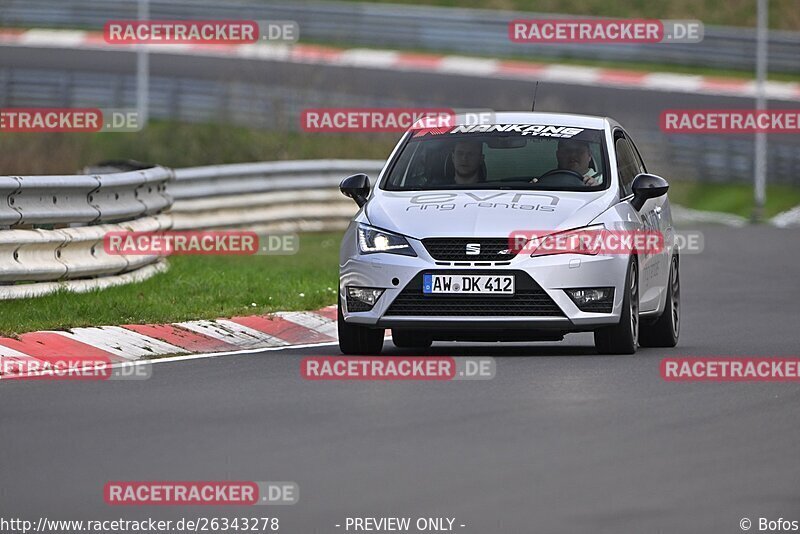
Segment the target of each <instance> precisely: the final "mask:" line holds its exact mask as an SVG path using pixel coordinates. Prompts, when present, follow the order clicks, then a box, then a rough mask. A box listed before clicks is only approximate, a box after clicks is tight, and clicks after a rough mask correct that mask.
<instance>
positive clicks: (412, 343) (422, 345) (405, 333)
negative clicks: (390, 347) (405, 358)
mask: <svg viewBox="0 0 800 534" xmlns="http://www.w3.org/2000/svg"><path fill="white" fill-rule="evenodd" d="M392 343H394V346H395V347H397V348H398V349H428V348H430V346H431V345H433V339H431V338H430V337H429V336H426V335H425V334H423V333H421V332H415V331H413V330H398V329H397V328H393V329H392Z"/></svg>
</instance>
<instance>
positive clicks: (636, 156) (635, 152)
mask: <svg viewBox="0 0 800 534" xmlns="http://www.w3.org/2000/svg"><path fill="white" fill-rule="evenodd" d="M628 144H629V145H630V147H631V153H633V158H634V159H635V160H636V165H637V166H638V167H639V173H643V172H647V167H645V166H644V161H642V156H641V154H639V149H638V148H637V147H636V143H634V142H633V139H632V138H631V136H628Z"/></svg>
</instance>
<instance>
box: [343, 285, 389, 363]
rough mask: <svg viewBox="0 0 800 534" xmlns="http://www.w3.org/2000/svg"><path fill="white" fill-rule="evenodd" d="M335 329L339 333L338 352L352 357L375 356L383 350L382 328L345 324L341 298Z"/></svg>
mask: <svg viewBox="0 0 800 534" xmlns="http://www.w3.org/2000/svg"><path fill="white" fill-rule="evenodd" d="M336 327H337V329H338V331H339V350H340V351H342V354H347V355H353V356H377V355H379V354H380V353H381V351H382V350H383V336H384V333H385V331H384V329H383V328H367V327H366V326H361V325H357V324H347V323H346V322H344V316H343V315H342V298H341V297H339V306H338V313H337V318H336Z"/></svg>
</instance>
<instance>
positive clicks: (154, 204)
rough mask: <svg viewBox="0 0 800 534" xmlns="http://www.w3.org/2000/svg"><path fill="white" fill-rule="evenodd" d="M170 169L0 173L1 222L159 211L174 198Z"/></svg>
mask: <svg viewBox="0 0 800 534" xmlns="http://www.w3.org/2000/svg"><path fill="white" fill-rule="evenodd" d="M172 176H173V174H172V170H171V169H167V168H164V167H153V168H150V169H145V170H137V171H130V172H120V173H112V174H98V175H78V176H2V177H0V196H2V197H3V198H4V200H5V202H2V203H0V204H1V205H2V208H0V225H2V226H6V227H10V228H16V227H22V226H28V227H30V226H34V227H35V226H43V225H47V226H52V225H60V224H69V225H76V224H97V223H107V222H117V221H125V220H131V219H135V218H137V217H141V216H144V215H151V214H155V213H159V212H161V211H163V210H164V209H166V208H167V207H169V206H170V205H171V204H172V201H171V199H170V198H169V196H168V195H167V193H166V183H167V181H168V180H170V179H171V178H172Z"/></svg>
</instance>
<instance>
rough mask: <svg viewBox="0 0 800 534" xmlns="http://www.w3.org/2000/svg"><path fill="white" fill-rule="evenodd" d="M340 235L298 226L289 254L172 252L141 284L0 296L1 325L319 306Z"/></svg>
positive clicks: (331, 292) (332, 298) (329, 294)
mask: <svg viewBox="0 0 800 534" xmlns="http://www.w3.org/2000/svg"><path fill="white" fill-rule="evenodd" d="M340 239H341V234H340V233H315V234H304V235H302V236H301V241H300V250H299V252H298V253H297V254H296V255H293V256H176V257H173V258H170V260H169V263H170V269H169V270H168V271H167V272H165V273H161V274H158V275H156V276H154V277H153V278H150V279H149V280H146V281H144V282H142V283H139V284H132V285H126V286H119V287H114V288H109V289H105V290H102V291H94V292H91V293H82V294H76V293H66V292H62V293H58V294H54V295H50V296H46V297H41V298H36V299H26V300H15V301H7V302H3V304H2V306H0V333H2V335H4V336H9V335H15V334H19V333H23V332H30V331H35V330H45V329H64V328H69V327H79V326H98V325H118V324H142V323H167V322H174V321H181V320H190V319H216V318H219V317H232V316H236V315H254V314H260V313H267V312H271V311H277V310H314V309H319V308H321V307H323V306H327V305H330V304H335V303H336V287H337V281H338V253H339V241H340Z"/></svg>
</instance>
